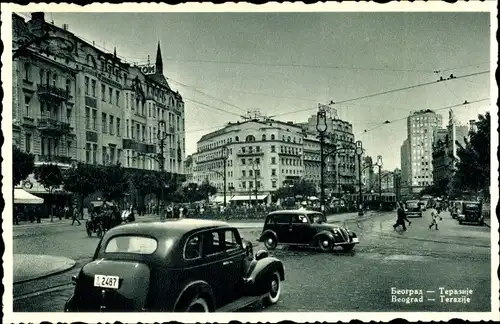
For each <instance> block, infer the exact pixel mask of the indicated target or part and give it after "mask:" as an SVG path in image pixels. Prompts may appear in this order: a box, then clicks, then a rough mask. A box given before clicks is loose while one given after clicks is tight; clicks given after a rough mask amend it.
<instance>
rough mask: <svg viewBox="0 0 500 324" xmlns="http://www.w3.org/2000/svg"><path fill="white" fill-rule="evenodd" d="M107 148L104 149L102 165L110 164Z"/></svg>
mask: <svg viewBox="0 0 500 324" xmlns="http://www.w3.org/2000/svg"><path fill="white" fill-rule="evenodd" d="M106 151H107V150H106V146H103V147H102V164H104V165H106V164H108V154H107V152H106Z"/></svg>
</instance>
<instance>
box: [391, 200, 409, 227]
mask: <svg viewBox="0 0 500 324" xmlns="http://www.w3.org/2000/svg"><path fill="white" fill-rule="evenodd" d="M397 215H398V218H397V220H396V224H394V225H393V226H392V227H394V230H395V229H396V228H397V227H398V226H399V225H401V226H403V231H406V223H405V222H408V225H411V222H410V221H409V220H408V218H407V217H406V213H405V210H404V208H403V203H402V202H399V207H398V210H397Z"/></svg>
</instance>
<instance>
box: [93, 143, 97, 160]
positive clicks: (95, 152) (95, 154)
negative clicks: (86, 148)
mask: <svg viewBox="0 0 500 324" xmlns="http://www.w3.org/2000/svg"><path fill="white" fill-rule="evenodd" d="M92 162H93V163H94V164H97V144H94V145H93V149H92Z"/></svg>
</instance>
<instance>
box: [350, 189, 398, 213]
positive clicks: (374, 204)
mask: <svg viewBox="0 0 500 324" xmlns="http://www.w3.org/2000/svg"><path fill="white" fill-rule="evenodd" d="M344 198H345V199H346V200H347V201H349V202H351V203H354V204H355V205H357V204H358V201H359V194H348V195H345V196H344ZM362 199H363V200H362V202H361V203H362V204H363V207H364V208H365V209H371V210H373V209H379V208H380V206H382V210H387V211H391V210H394V209H396V202H397V201H396V194H394V193H392V192H383V193H382V195H381V196H380V195H379V194H378V193H363V194H362Z"/></svg>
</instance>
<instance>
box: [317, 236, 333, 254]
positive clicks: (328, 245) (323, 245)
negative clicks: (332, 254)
mask: <svg viewBox="0 0 500 324" xmlns="http://www.w3.org/2000/svg"><path fill="white" fill-rule="evenodd" d="M317 245H318V247H319V249H320V250H321V251H323V252H328V251H331V250H332V249H333V242H332V240H331V239H330V238H329V237H327V236H325V237H320V238H319V239H318V241H317Z"/></svg>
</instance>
